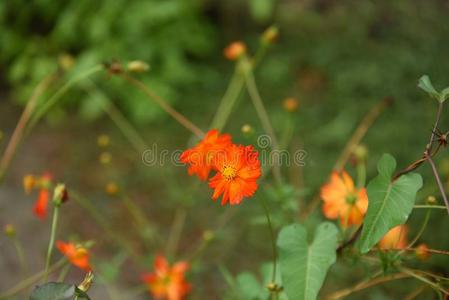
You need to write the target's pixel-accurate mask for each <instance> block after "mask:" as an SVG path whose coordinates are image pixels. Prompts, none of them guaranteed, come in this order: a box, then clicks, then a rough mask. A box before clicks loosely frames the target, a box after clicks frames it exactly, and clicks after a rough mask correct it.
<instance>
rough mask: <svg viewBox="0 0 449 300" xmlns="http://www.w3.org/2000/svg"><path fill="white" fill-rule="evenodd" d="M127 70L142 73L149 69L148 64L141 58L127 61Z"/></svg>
mask: <svg viewBox="0 0 449 300" xmlns="http://www.w3.org/2000/svg"><path fill="white" fill-rule="evenodd" d="M127 67H128V71H129V72H134V73H143V72H146V71H148V70H149V69H150V66H149V65H148V64H147V63H146V62H143V61H141V60H133V61H130V62H129V63H128V66H127Z"/></svg>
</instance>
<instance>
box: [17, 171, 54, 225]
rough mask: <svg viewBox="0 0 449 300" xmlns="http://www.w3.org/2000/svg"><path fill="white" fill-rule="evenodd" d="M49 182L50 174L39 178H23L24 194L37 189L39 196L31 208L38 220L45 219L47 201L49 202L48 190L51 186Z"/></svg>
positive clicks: (29, 176)
mask: <svg viewBox="0 0 449 300" xmlns="http://www.w3.org/2000/svg"><path fill="white" fill-rule="evenodd" d="M51 181H52V176H51V174H50V173H44V174H43V175H42V176H40V177H36V176H34V175H26V176H25V177H24V178H23V187H24V190H25V193H27V194H29V193H31V191H32V190H33V189H39V194H38V197H37V200H36V202H35V204H34V207H33V212H34V214H35V215H36V216H37V217H38V218H40V219H45V218H46V217H47V208H48V201H49V200H50V191H49V189H50V187H51V184H52V182H51Z"/></svg>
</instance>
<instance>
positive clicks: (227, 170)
mask: <svg viewBox="0 0 449 300" xmlns="http://www.w3.org/2000/svg"><path fill="white" fill-rule="evenodd" d="M221 174H222V175H223V177H224V178H225V179H226V180H232V179H234V178H235V177H236V176H237V170H236V169H235V168H234V167H233V166H224V167H223V170H222V172H221Z"/></svg>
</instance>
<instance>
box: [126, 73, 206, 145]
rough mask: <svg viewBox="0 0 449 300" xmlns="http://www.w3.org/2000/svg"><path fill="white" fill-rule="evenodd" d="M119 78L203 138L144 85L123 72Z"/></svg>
mask: <svg viewBox="0 0 449 300" xmlns="http://www.w3.org/2000/svg"><path fill="white" fill-rule="evenodd" d="M118 75H119V77H121V78H123V79H125V80H126V81H128V82H129V83H131V84H132V85H134V86H135V87H137V88H139V89H140V90H141V91H142V92H143V93H145V94H146V95H147V96H148V97H150V98H151V99H152V100H153V101H154V102H156V103H157V104H158V105H159V106H160V107H161V108H162V109H163V110H164V111H165V112H166V113H168V114H169V115H170V116H172V117H173V118H174V119H175V120H176V121H178V123H179V124H181V125H182V126H184V127H185V128H187V129H188V130H190V131H191V132H192V133H193V134H195V135H196V136H197V137H199V138H202V137H203V136H204V132H203V131H202V130H201V129H200V128H199V127H198V126H196V125H195V124H193V123H192V122H191V121H190V120H188V119H187V118H186V117H184V115H182V114H180V113H179V112H178V111H176V110H175V109H174V108H173V107H171V106H170V105H169V104H168V103H167V102H166V101H165V100H164V99H162V98H161V97H160V96H159V95H157V94H155V93H154V92H153V91H152V90H150V89H149V88H148V87H147V86H146V85H145V84H143V83H142V82H141V81H139V80H137V79H135V78H134V77H132V76H130V75H128V74H126V73H125V72H119V73H118Z"/></svg>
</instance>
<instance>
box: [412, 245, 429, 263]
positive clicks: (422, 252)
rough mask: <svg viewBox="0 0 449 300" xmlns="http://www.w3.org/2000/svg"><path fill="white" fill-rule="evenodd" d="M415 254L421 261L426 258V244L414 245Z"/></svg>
mask: <svg viewBox="0 0 449 300" xmlns="http://www.w3.org/2000/svg"><path fill="white" fill-rule="evenodd" d="M415 255H416V257H417V258H419V259H420V260H422V261H425V260H427V259H428V258H429V257H430V252H429V247H427V245H426V244H419V245H418V247H416V250H415Z"/></svg>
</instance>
